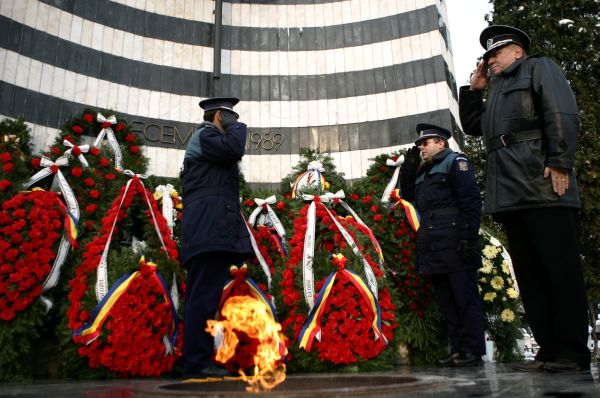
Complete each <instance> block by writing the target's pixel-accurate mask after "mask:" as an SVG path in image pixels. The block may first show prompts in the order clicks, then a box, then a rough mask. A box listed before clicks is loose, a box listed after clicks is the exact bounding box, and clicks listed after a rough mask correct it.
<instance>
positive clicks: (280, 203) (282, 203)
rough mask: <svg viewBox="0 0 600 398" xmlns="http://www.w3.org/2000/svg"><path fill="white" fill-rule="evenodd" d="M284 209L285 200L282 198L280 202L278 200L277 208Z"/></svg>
mask: <svg viewBox="0 0 600 398" xmlns="http://www.w3.org/2000/svg"><path fill="white" fill-rule="evenodd" d="M283 209H285V202H283V201H281V200H280V201H279V202H277V210H283Z"/></svg>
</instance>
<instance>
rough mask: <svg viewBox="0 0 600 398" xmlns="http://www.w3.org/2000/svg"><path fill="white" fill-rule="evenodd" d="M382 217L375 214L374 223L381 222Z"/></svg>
mask: <svg viewBox="0 0 600 398" xmlns="http://www.w3.org/2000/svg"><path fill="white" fill-rule="evenodd" d="M382 217H383V216H382V215H381V214H375V216H373V221H381V219H382Z"/></svg>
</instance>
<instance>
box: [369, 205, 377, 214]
mask: <svg viewBox="0 0 600 398" xmlns="http://www.w3.org/2000/svg"><path fill="white" fill-rule="evenodd" d="M377 210H379V207H377V205H373V206H371V211H372V212H373V213H377Z"/></svg>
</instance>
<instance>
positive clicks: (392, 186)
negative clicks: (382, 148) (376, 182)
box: [381, 155, 404, 203]
mask: <svg viewBox="0 0 600 398" xmlns="http://www.w3.org/2000/svg"><path fill="white" fill-rule="evenodd" d="M402 163H404V155H400V157H399V158H397V159H396V160H394V159H387V160H386V161H385V164H386V165H388V166H390V167H395V169H394V174H393V175H392V179H391V180H390V182H388V184H387V186H386V187H385V189H384V190H383V195H381V203H387V202H389V201H390V195H391V194H392V192H393V191H394V189H396V185H397V184H398V176H399V175H400V166H401V165H402Z"/></svg>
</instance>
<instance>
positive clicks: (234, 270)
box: [219, 264, 287, 359]
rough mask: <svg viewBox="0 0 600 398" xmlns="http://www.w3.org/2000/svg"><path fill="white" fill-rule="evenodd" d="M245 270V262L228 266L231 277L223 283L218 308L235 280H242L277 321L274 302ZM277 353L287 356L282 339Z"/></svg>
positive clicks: (226, 297)
mask: <svg viewBox="0 0 600 398" xmlns="http://www.w3.org/2000/svg"><path fill="white" fill-rule="evenodd" d="M247 270H248V266H247V265H246V264H244V265H242V267H241V268H238V267H237V266H236V265H232V266H231V267H230V268H229V271H230V272H231V275H232V276H233V278H232V279H230V280H229V281H227V282H226V283H225V286H224V287H223V293H221V301H220V302H219V308H222V307H223V304H225V301H227V299H228V298H229V296H230V295H231V292H232V291H233V287H234V285H235V282H236V281H238V282H242V280H243V283H245V284H246V285H247V286H248V289H249V291H250V296H251V297H253V298H255V299H256V300H258V301H260V302H261V303H263V304H264V305H265V306H266V307H267V309H268V311H269V313H270V314H271V317H272V318H273V320H274V321H275V322H277V323H279V319H278V318H277V310H276V309H275V304H274V303H273V301H272V300H271V299H269V298H268V297H267V296H266V294H265V293H264V292H263V291H262V290H261V289H260V287H258V285H257V284H256V282H254V280H252V278H247V277H246V271H247ZM240 275H241V277H240ZM279 354H280V355H281V358H282V359H283V358H285V357H286V356H287V347H286V346H285V343H284V341H283V339H280V341H279Z"/></svg>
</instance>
